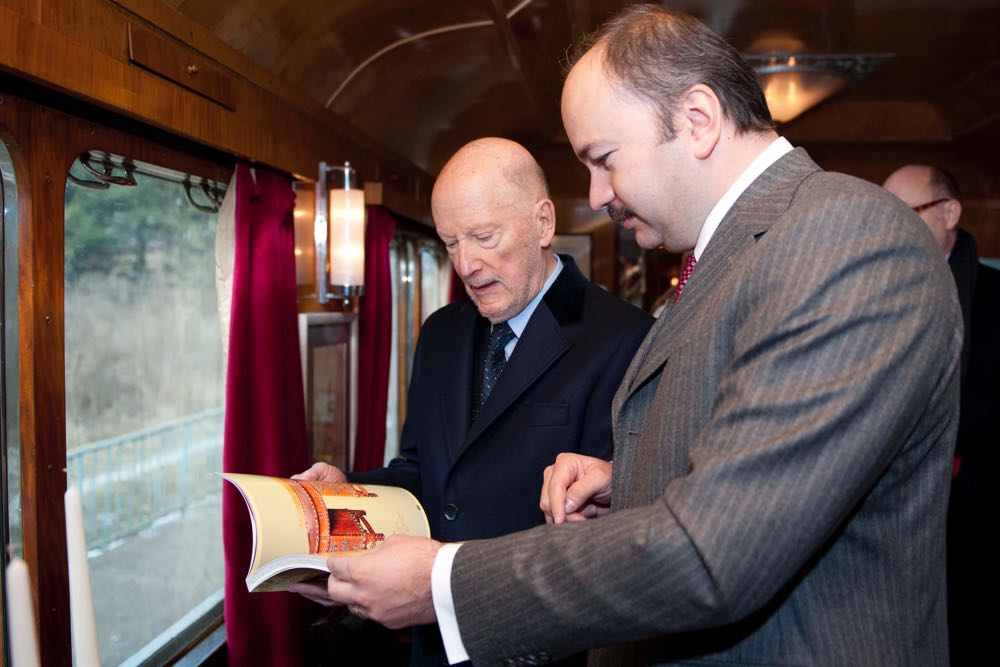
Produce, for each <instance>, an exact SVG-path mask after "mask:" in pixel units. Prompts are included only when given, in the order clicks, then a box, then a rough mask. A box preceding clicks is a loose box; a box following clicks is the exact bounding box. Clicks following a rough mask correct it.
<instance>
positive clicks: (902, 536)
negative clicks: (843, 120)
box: [328, 6, 961, 665]
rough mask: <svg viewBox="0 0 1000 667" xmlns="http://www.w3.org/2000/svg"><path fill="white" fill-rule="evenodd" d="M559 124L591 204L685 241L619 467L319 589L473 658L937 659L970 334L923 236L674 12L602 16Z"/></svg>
mask: <svg viewBox="0 0 1000 667" xmlns="http://www.w3.org/2000/svg"><path fill="white" fill-rule="evenodd" d="M562 112H563V121H564V124H565V126H566V132H567V135H568V136H569V139H570V142H571V144H572V146H573V149H574V151H575V152H576V154H577V156H578V157H579V159H580V160H581V161H582V162H583V163H584V164H585V165H586V166H587V167H588V169H589V170H590V174H591V187H590V199H591V204H592V206H594V207H595V208H598V207H606V208H608V210H609V212H610V213H611V214H612V216H613V217H614V218H615V219H616V220H618V221H620V222H621V223H622V224H623V225H624V226H625V227H627V228H634V229H635V230H636V234H637V238H638V240H639V243H641V244H642V245H643V246H645V247H654V246H656V245H659V244H663V245H664V246H666V248H667V249H668V250H671V251H674V252H680V251H683V250H687V249H691V248H693V249H694V250H693V253H692V256H693V258H694V259H693V260H692V261H691V262H690V263H688V264H687V266H686V270H685V271H684V273H683V275H682V281H681V289H679V290H678V292H679V294H678V295H677V297H676V298H675V300H674V301H673V302H672V303H671V304H670V305H669V306H668V307H667V309H666V310H665V311H664V313H663V314H662V315H661V317H660V319H659V320H658V321H657V322H656V324H654V325H653V328H652V329H651V331H650V333H649V335H648V336H647V338H646V340H645V341H644V343H643V345H642V346H641V347H640V349H639V351H638V353H637V354H636V357H635V359H634V360H633V362H632V364H631V366H630V367H629V370H628V371H627V372H626V374H625V377H624V379H623V381H622V385H621V387H620V388H619V390H618V393H617V395H616V397H615V401H614V405H613V422H614V435H615V459H614V464H613V466H612V464H611V463H608V462H604V461H600V460H599V459H593V458H589V457H586V456H583V455H580V454H575V453H574V454H563V455H560V457H559V458H558V460H557V461H556V463H555V464H554V465H553V466H552V467H551V468H550V469H548V470H547V471H546V476H545V480H546V481H545V485H544V487H543V489H542V499H541V504H542V506H543V508H544V509H545V510H546V512H547V514H548V516H549V518H550V519H551V521H552V522H553V523H556V524H559V525H546V526H540V527H537V528H534V529H531V530H529V531H525V532H522V533H517V534H515V535H509V536H506V537H502V538H497V539H492V540H481V541H474V542H466V543H465V544H463V545H445V546H441V545H439V544H438V543H436V542H433V541H430V540H422V539H417V538H401V539H394V540H389V541H387V542H386V543H385V544H384V545H383V546H382V547H381V548H379V549H377V550H376V551H374V552H373V553H372V554H369V555H365V556H363V557H360V558H353V559H341V562H339V563H333V562H331V569H332V575H331V577H330V579H329V581H328V591H329V593H330V595H331V597H333V598H334V599H336V600H340V601H341V602H343V603H346V604H350V605H354V606H357V607H360V609H361V611H362V612H363V613H366V614H368V615H370V616H371V617H373V618H375V619H377V620H380V621H382V622H384V623H387V624H390V625H400V624H406V623H412V622H414V621H417V620H422V619H426V618H433V617H434V616H435V614H436V616H437V617H438V620H439V621H440V624H441V628H442V634H443V635H444V636H445V639H446V642H447V647H448V655H449V658H450V659H453V660H455V659H459V658H462V657H464V655H465V653H467V654H468V655H470V656H471V658H472V660H473V661H474V663H475V664H477V665H489V664H502V663H507V664H539V663H542V662H545V661H547V660H548V659H550V658H551V657H558V656H560V655H563V654H565V653H568V652H572V651H576V650H579V649H581V648H584V647H608V648H607V649H605V650H602V651H597V652H596V653H592V654H591V661H592V662H604V663H607V664H613V665H621V664H632V663H639V664H648V663H669V662H676V661H689V660H693V661H697V662H699V663H702V664H704V663H711V664H742V665H748V664H754V665H761V664H787V665H791V664H796V665H809V664H845V665H847V664H866V665H921V664H942V663H943V662H945V661H946V660H947V646H946V624H945V586H944V544H943V539H942V538H943V535H944V513H945V506H946V504H947V501H946V494H947V488H948V477H949V470H950V466H951V448H952V441H953V438H954V434H955V428H956V425H957V407H958V405H957V398H958V394H957V389H958V352H959V347H960V344H961V339H960V332H959V330H958V327H956V326H955V324H954V322H955V321H956V320H957V317H958V303H957V300H956V298H955V294H954V289H953V288H952V287H951V285H950V284H949V282H950V278H949V277H948V273H947V269H946V267H945V265H944V262H942V261H940V258H939V257H938V252H937V248H936V247H935V245H934V242H933V239H932V238H931V236H930V234H929V233H927V231H926V230H925V229H922V228H919V227H917V226H915V225H913V224H912V217H911V216H912V213H911V212H910V211H909V209H907V207H906V206H904V205H903V204H902V203H901V202H899V200H898V199H896V198H894V197H891V196H889V195H888V193H886V192H885V191H884V190H882V189H881V188H879V187H876V186H874V185H871V184H868V183H864V182H862V181H859V180H857V179H854V178H851V177H848V176H844V175H841V174H832V173H826V172H823V171H822V170H821V169H820V168H819V167H817V166H816V164H815V163H813V162H812V160H810V159H809V157H808V156H807V155H806V153H805V152H804V151H802V150H801V149H796V150H793V149H791V147H790V146H789V145H788V143H787V142H786V141H785V140H784V139H781V138H779V137H778V136H777V135H776V134H775V132H774V131H773V130H772V129H771V125H770V117H769V114H768V111H767V106H766V103H765V101H764V98H763V94H762V93H761V90H760V88H759V86H758V84H757V82H756V79H755V77H754V73H753V71H752V70H751V69H750V68H749V67H747V65H746V64H745V63H744V61H743V60H742V59H741V58H740V55H739V53H737V52H736V51H735V50H734V49H733V48H732V47H731V46H729V45H728V44H726V43H725V42H724V41H723V40H722V39H721V38H720V37H719V36H718V35H716V34H714V33H712V32H711V31H710V30H709V29H708V28H706V27H705V26H704V25H703V24H701V23H700V22H698V21H697V20H695V19H693V18H690V17H687V16H684V15H681V14H675V13H671V12H668V11H666V10H663V9H661V8H659V7H653V6H633V7H630V8H629V9H627V10H626V11H625V12H624V13H623V14H622V15H620V16H619V17H617V18H616V19H613V20H612V21H611V22H610V23H609V24H607V25H606V26H605V27H604V29H603V30H602V31H601V32H600V33H599V34H598V35H597V37H596V40H595V41H594V42H593V43H592V46H591V47H590V49H589V50H588V51H586V53H585V54H584V55H583V56H582V57H581V58H580V59H579V60H578V61H577V62H576V63H575V65H574V66H573V68H572V70H571V72H570V74H569V76H568V78H567V80H566V84H565V87H564V89H563V97H562ZM935 257H938V259H937V261H936V262H935V261H933V260H934V258H935ZM566 519H575V520H573V521H567V520H566ZM431 580H433V584H431V583H430V582H431ZM428 589H431V590H432V591H433V600H432V599H431V594H430V593H429V592H428ZM452 614H453V615H454V619H453V618H452ZM455 620H457V623H454V621H455Z"/></svg>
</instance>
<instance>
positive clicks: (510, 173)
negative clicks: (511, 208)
mask: <svg viewBox="0 0 1000 667" xmlns="http://www.w3.org/2000/svg"><path fill="white" fill-rule="evenodd" d="M471 194H475V195H477V196H479V197H488V198H490V199H493V200H496V201H518V202H520V203H522V204H525V205H528V206H532V205H534V203H535V202H536V201H538V200H539V199H547V198H548V196H549V192H548V186H547V184H546V182H545V174H544V172H542V168H541V167H540V166H539V165H538V162H536V161H535V158H534V157H532V155H531V153H529V152H528V150H527V149H526V148H524V146H522V145H521V144H518V143H516V142H513V141H510V140H508V139H501V138H498V137H486V138H483V139H476V140H475V141H472V142H470V143H468V144H466V145H465V146H463V147H462V148H460V149H459V150H458V152H457V153H455V154H454V155H453V156H452V157H451V159H450V160H448V162H447V163H446V164H445V165H444V167H443V168H442V169H441V173H440V174H438V178H437V181H436V182H435V183H434V191H433V193H432V195H431V208H432V209H433V208H435V207H438V206H448V205H449V204H450V203H451V201H450V200H451V199H453V198H455V197H463V196H469V195H471ZM434 217H435V218H437V215H435V216H434Z"/></svg>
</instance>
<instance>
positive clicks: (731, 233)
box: [614, 148, 819, 414]
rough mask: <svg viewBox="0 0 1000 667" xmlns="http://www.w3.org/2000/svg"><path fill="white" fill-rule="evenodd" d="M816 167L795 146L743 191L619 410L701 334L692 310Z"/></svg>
mask: <svg viewBox="0 0 1000 667" xmlns="http://www.w3.org/2000/svg"><path fill="white" fill-rule="evenodd" d="M816 171H819V167H817V166H816V164H815V163H814V162H813V161H812V160H810V159H809V156H808V155H807V154H806V152H805V151H804V150H802V149H801V148H799V149H795V150H793V151H791V152H789V153H787V154H786V155H784V156H782V157H781V158H780V159H779V160H778V161H777V162H775V163H774V164H773V165H771V166H770V167H769V168H768V169H767V170H765V171H764V173H763V174H761V175H760V176H759V177H757V179H756V180H755V181H754V182H753V183H751V184H750V186H749V187H748V188H747V189H746V190H745V191H744V192H743V194H741V195H740V197H739V198H738V199H737V200H736V202H735V203H734V204H733V207H732V208H730V209H729V211H728V212H727V213H726V215H725V217H723V219H722V222H721V223H719V227H718V229H717V230H716V231H715V234H713V235H712V239H711V240H710V241H709V243H708V246H707V247H706V248H705V252H704V253H703V254H702V256H701V257H700V258H699V259H698V265H697V267H696V268H695V270H694V273H693V274H692V275H691V279H690V281H689V282H688V284H687V285H686V286H685V288H684V292H683V295H682V296H681V298H680V299H679V300H678V301H677V302H676V303H670V304H668V306H667V307H666V308H665V309H664V310H663V312H662V313H661V314H660V317H659V319H658V320H657V322H656V323H655V324H654V325H653V327H652V329H650V332H649V334H648V335H647V336H646V340H645V341H644V342H643V345H642V346H641V347H640V349H639V351H638V353H637V354H636V356H635V358H634V359H633V360H632V364H631V366H630V367H629V370H628V371H627V372H626V374H625V382H623V383H622V389H621V390H619V395H618V396H616V397H615V403H614V411H615V414H617V413H618V410H619V409H620V408H621V407H622V405H623V404H624V403H625V402H626V401H627V400H628V398H629V397H630V396H631V395H632V394H633V393H635V391H636V390H637V389H638V388H639V387H641V386H642V385H643V384H644V383H645V382H646V381H647V380H648V379H649V378H650V377H652V376H653V375H655V374H656V373H658V372H659V371H660V369H662V368H663V365H664V364H665V363H666V362H667V359H668V358H669V357H670V354H671V353H672V352H673V351H674V350H675V349H677V347H678V346H679V345H681V344H683V343H684V342H686V341H688V340H690V338H691V337H692V336H697V335H698V334H699V332H698V331H692V330H689V329H688V326H689V324H690V322H691V320H692V319H693V318H692V315H693V314H694V313H696V312H697V311H698V309H699V308H700V307H703V306H704V305H705V301H706V300H707V299H709V298H711V297H712V296H713V295H715V293H716V291H717V290H718V289H719V287H720V286H721V285H723V284H725V283H726V282H727V278H728V276H729V274H730V272H731V270H732V269H733V265H734V264H736V263H738V262H739V259H740V257H741V256H742V255H743V254H744V253H745V252H746V251H747V250H748V249H749V248H750V247H752V246H753V244H754V243H756V242H757V241H758V240H759V239H760V238H761V237H763V236H764V234H766V233H767V231H768V230H769V229H770V227H771V225H772V224H773V223H774V222H775V220H777V219H778V218H779V217H780V216H781V214H782V213H784V212H785V211H786V210H788V207H789V205H790V203H791V200H792V197H793V196H794V194H795V190H796V189H797V188H798V186H799V185H800V184H801V183H802V180H803V179H804V178H805V177H806V176H808V175H809V174H810V173H813V172H816Z"/></svg>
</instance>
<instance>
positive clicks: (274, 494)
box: [222, 473, 430, 579]
mask: <svg viewBox="0 0 1000 667" xmlns="http://www.w3.org/2000/svg"><path fill="white" fill-rule="evenodd" d="M222 477H223V478H224V479H226V480H228V481H230V482H232V483H233V484H235V485H236V486H237V488H239V489H240V492H241V493H242V494H243V498H244V500H246V503H247V506H248V508H249V509H250V514H251V521H252V523H253V539H254V550H253V555H252V557H251V563H250V568H249V573H248V574H249V575H253V574H254V573H255V572H257V570H259V569H260V568H261V567H263V566H264V565H266V564H267V563H269V562H271V561H274V560H276V559H279V558H281V557H283V556H289V555H295V556H305V555H309V554H324V555H327V556H328V555H334V554H344V555H348V554H352V553H354V554H356V553H360V552H364V551H369V550H371V549H374V548H375V547H376V546H377V545H378V544H379V543H380V542H382V541H384V540H385V538H386V537H388V536H390V535H400V534H402V535H416V536H422V537H429V536H430V528H429V524H428V523H427V516H426V514H425V513H424V510H423V508H422V507H421V506H420V503H419V502H418V501H417V499H416V498H414V497H413V495H412V494H410V493H409V492H408V491H406V490H405V489H400V488H396V487H391V486H378V485H372V484H369V485H361V484H349V483H345V484H331V483H328V482H306V481H300V480H290V479H282V478H279V477H266V476H259V475H241V474H236V473H225V474H223V475H222ZM289 566H292V565H291V564H290V565H289ZM279 569H280V568H279ZM248 579H249V576H248Z"/></svg>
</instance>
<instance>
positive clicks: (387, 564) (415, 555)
mask: <svg viewBox="0 0 1000 667" xmlns="http://www.w3.org/2000/svg"><path fill="white" fill-rule="evenodd" d="M314 467H315V466H314ZM440 548H441V543H440V542H435V541H434V540H430V539H427V538H425V537H408V536H404V535H394V536H392V537H390V538H388V539H387V540H386V541H385V542H383V543H382V544H380V545H379V546H378V547H377V548H376V549H375V550H374V551H372V552H370V553H367V554H363V555H360V556H347V557H343V556H332V557H331V558H330V559H329V560H328V561H327V564H328V565H329V566H330V578H329V580H328V581H327V593H328V594H329V597H330V602H332V603H333V604H342V605H346V606H347V608H348V609H350V610H351V613H353V614H354V615H355V616H360V617H361V618H370V619H372V620H374V621H377V622H379V623H381V624H382V625H384V626H386V627H388V628H392V629H394V630H395V629H398V628H405V627H409V626H413V625H423V624H425V623H433V622H434V621H435V620H436V618H437V617H436V615H435V613H434V600H433V598H432V597H431V569H432V568H433V567H434V557H435V556H437V552H438V549H440ZM296 588H298V584H297V585H296ZM296 592H301V593H302V594H303V595H306V597H309V598H310V599H312V600H316V601H317V602H321V603H322V604H327V603H325V602H322V601H321V600H318V599H317V598H315V597H313V596H311V595H308V594H306V592H304V591H301V590H297V591H296Z"/></svg>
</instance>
